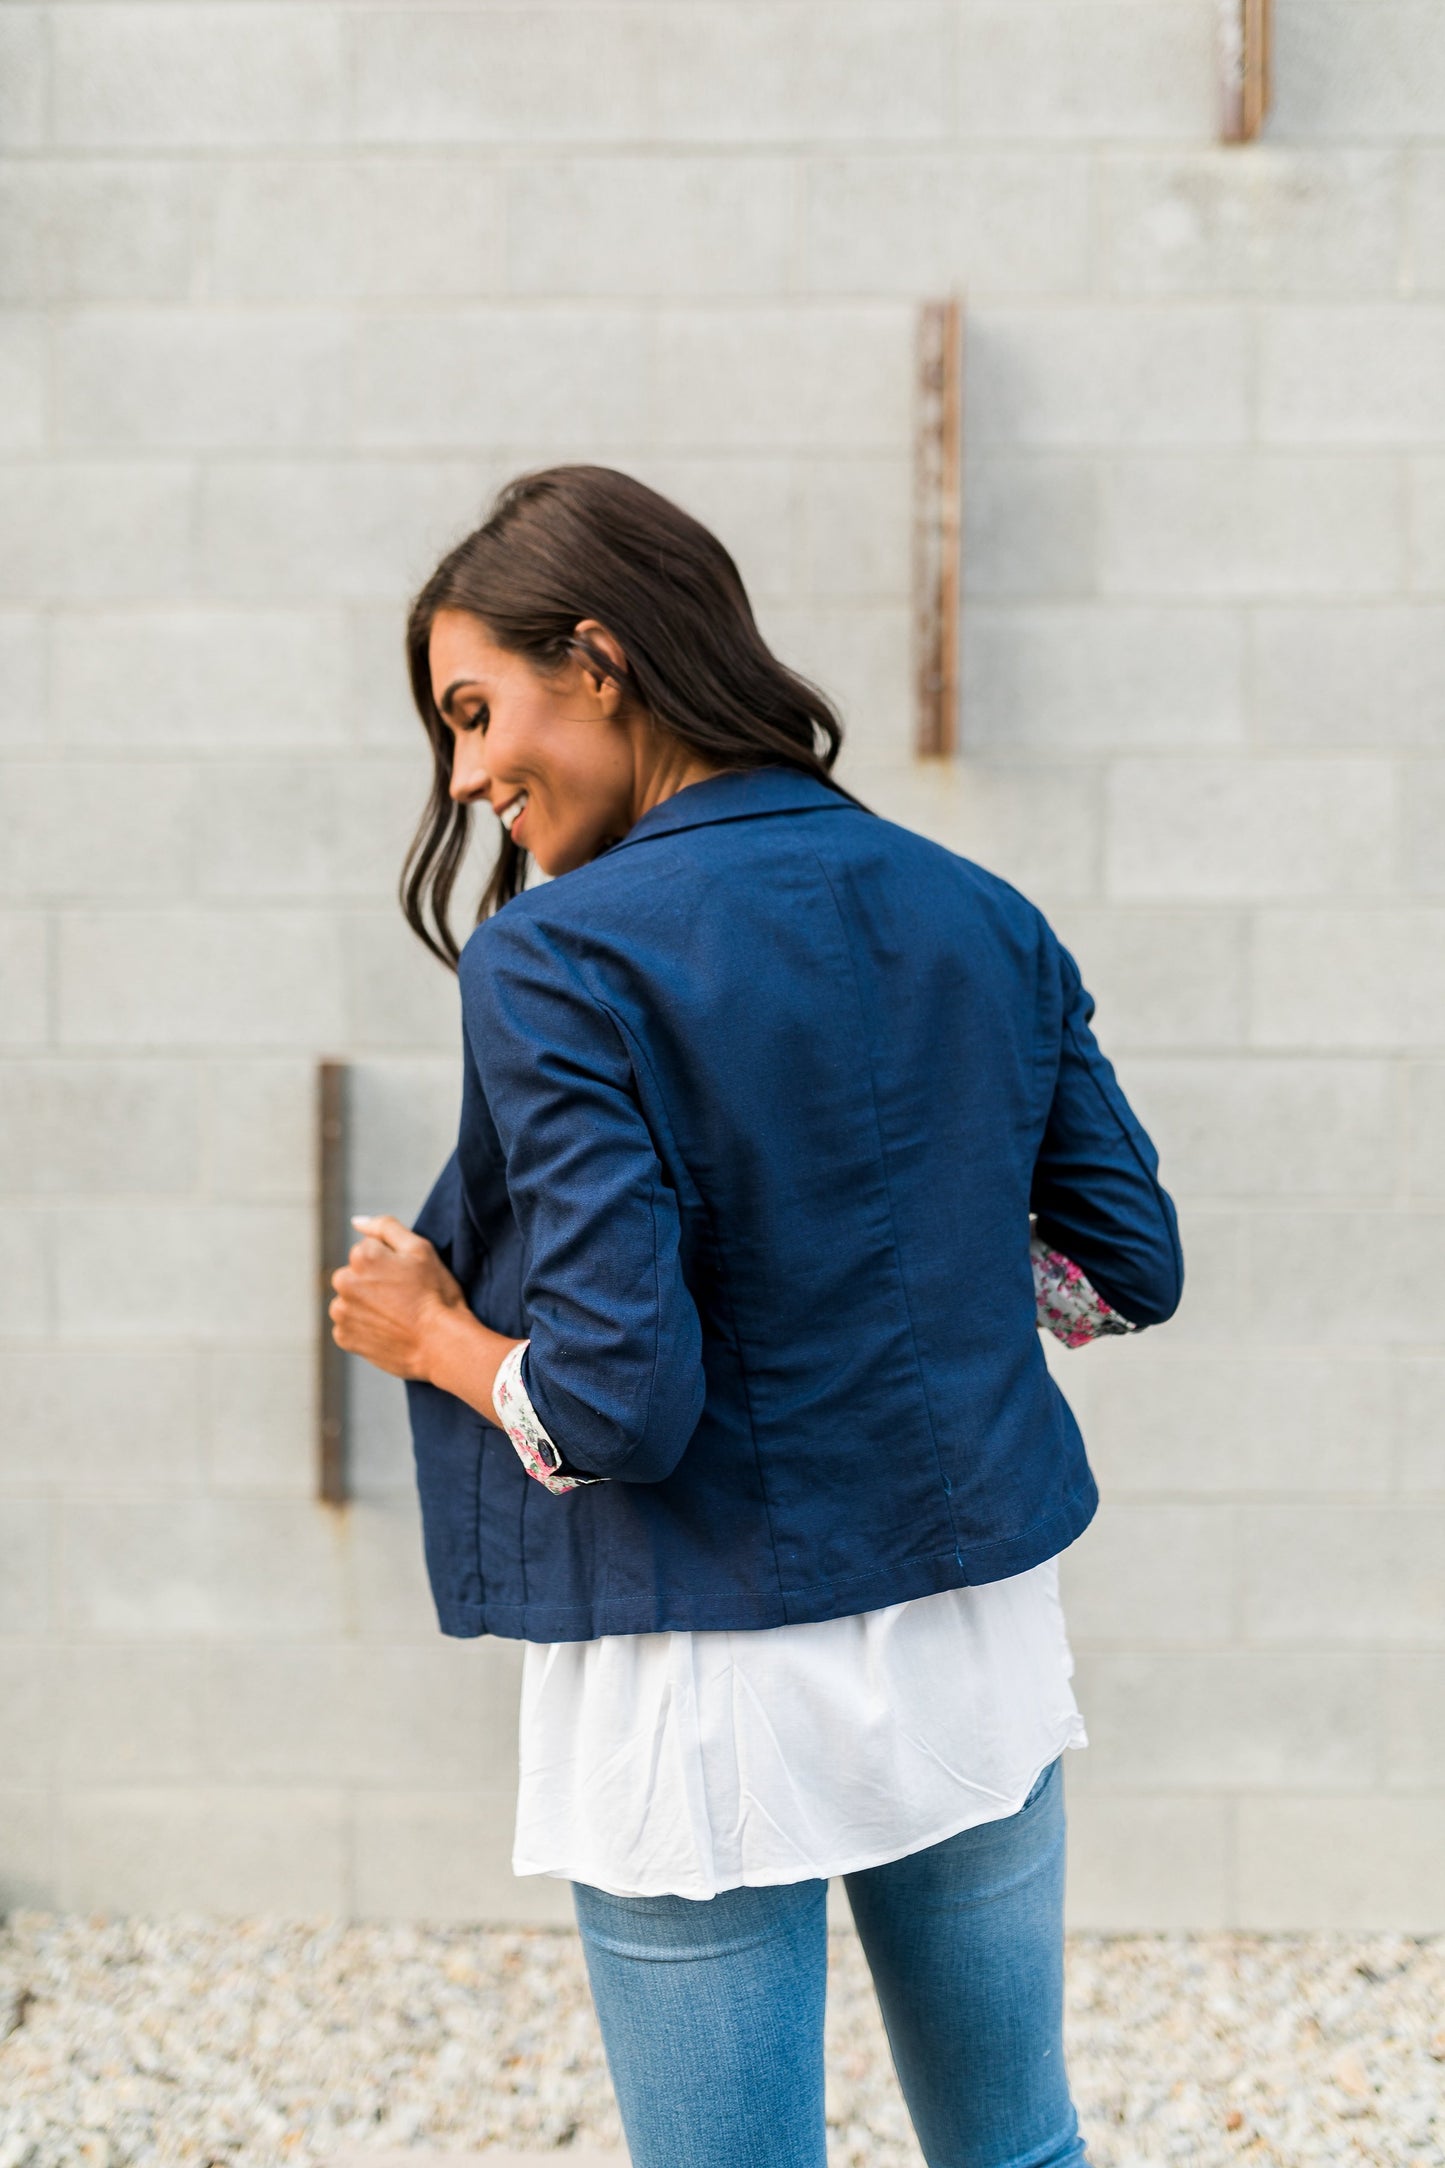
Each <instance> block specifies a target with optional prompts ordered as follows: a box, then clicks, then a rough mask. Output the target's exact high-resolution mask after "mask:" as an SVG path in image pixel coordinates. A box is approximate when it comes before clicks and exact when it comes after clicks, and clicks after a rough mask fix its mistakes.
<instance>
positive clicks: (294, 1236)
mask: <svg viewBox="0 0 1445 2168" xmlns="http://www.w3.org/2000/svg"><path fill="white" fill-rule="evenodd" d="M313 1234H314V1230H313V1225H312V1215H311V1214H310V1213H309V1212H307V1211H305V1210H303V1209H301V1208H299V1207H293V1206H287V1205H235V1204H216V1205H175V1204H162V1205H152V1204H141V1205H137V1204H115V1203H110V1202H105V1203H97V1204H92V1205H89V1206H86V1207H84V1208H82V1207H81V1206H78V1205H63V1206H61V1207H60V1208H59V1209H58V1210H57V1212H56V1213H55V1237H54V1239H55V1249H56V1262H55V1275H56V1304H57V1316H58V1323H59V1329H60V1330H61V1332H63V1333H67V1334H72V1333H73V1334H80V1335H86V1334H101V1333H104V1334H110V1333H118V1334H124V1335H125V1336H126V1337H127V1338H130V1337H137V1338H155V1337H170V1336H171V1335H174V1334H192V1333H195V1334H204V1335H206V1336H207V1337H214V1338H217V1339H223V1340H224V1339H237V1338H240V1339H246V1338H261V1337H264V1336H266V1335H274V1336H276V1337H278V1338H279V1337H282V1336H295V1335H299V1334H301V1333H303V1332H305V1330H306V1328H307V1326H308V1325H309V1324H310V1322H311V1320H312V1317H313V1315H314V1305H315V1301H316V1287H315V1282H314V1280H313V1278H312V1271H313V1262H312V1256H311V1247H312V1241H313ZM122 1261H123V1262H122Z"/></svg>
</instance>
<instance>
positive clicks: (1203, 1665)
mask: <svg viewBox="0 0 1445 2168" xmlns="http://www.w3.org/2000/svg"><path fill="white" fill-rule="evenodd" d="M1079 1672H1080V1676H1079V1680H1078V1682H1077V1685H1076V1688H1075V1691H1076V1693H1077V1694H1078V1698H1079V1703H1080V1706H1081V1707H1082V1708H1083V1709H1084V1711H1085V1712H1086V1715H1087V1720H1088V1726H1089V1780H1090V1787H1091V1789H1094V1788H1097V1789H1099V1790H1102V1791H1126V1792H1127V1791H1141V1790H1155V1791H1175V1790H1178V1791H1192V1792H1203V1793H1209V1792H1225V1791H1258V1790H1261V1789H1266V1788H1267V1789H1271V1790H1279V1791H1295V1792H1301V1791H1309V1792H1340V1791H1361V1790H1364V1789H1366V1788H1368V1787H1370V1786H1373V1785H1375V1784H1377V1783H1378V1782H1379V1780H1380V1775H1381V1754H1380V1742H1379V1739H1378V1736H1377V1733H1378V1730H1379V1726H1378V1724H1377V1721H1376V1711H1377V1709H1378V1706H1379V1699H1380V1694H1379V1687H1380V1680H1379V1665H1378V1663H1377V1661H1376V1659H1375V1658H1374V1657H1373V1656H1360V1655H1346V1654H1339V1653H1335V1652H1330V1653H1328V1654H1325V1653H1315V1652H1313V1651H1311V1652H1309V1653H1302V1652H1301V1653H1296V1652H1293V1651H1290V1652H1285V1651H1275V1650H1270V1651H1265V1650H1261V1649H1208V1650H1193V1649H1191V1650H1188V1651H1183V1650H1181V1651H1159V1652H1155V1651H1152V1650H1151V1651H1142V1650H1141V1651H1133V1650H1131V1651H1128V1652H1127V1653H1126V1652H1123V1651H1116V1652H1112V1653H1110V1654H1107V1655H1105V1654H1099V1655H1093V1656H1089V1657H1087V1658H1085V1659H1083V1660H1082V1661H1081V1663H1080V1666H1079Z"/></svg>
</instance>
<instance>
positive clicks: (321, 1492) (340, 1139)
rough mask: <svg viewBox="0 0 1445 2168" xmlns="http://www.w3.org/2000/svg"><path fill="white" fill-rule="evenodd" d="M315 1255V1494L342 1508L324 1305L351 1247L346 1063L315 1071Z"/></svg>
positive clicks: (339, 1395) (334, 1365) (338, 1385)
mask: <svg viewBox="0 0 1445 2168" xmlns="http://www.w3.org/2000/svg"><path fill="white" fill-rule="evenodd" d="M316 1177H317V1178H316V1198H317V1252H318V1257H319V1262H320V1271H319V1275H318V1276H319V1279H320V1283H321V1284H320V1289H319V1294H320V1303H319V1309H318V1319H317V1323H318V1342H317V1376H316V1405H317V1410H318V1420H319V1436H318V1455H317V1496H318V1497H319V1498H321V1499H322V1500H323V1502H324V1503H325V1504H326V1505H329V1506H340V1505H345V1503H346V1499H347V1495H348V1492H347V1466H346V1357H345V1356H344V1355H343V1354H342V1352H341V1349H340V1348H339V1347H338V1346H337V1345H336V1342H335V1340H334V1339H333V1338H332V1336H331V1320H330V1318H329V1317H328V1316H327V1314H326V1313H327V1307H328V1305H329V1303H330V1301H331V1292H332V1290H331V1275H332V1273H333V1272H334V1271H335V1270H336V1268H337V1266H338V1265H340V1264H344V1263H345V1261H346V1253H347V1251H348V1250H349V1249H350V1247H351V1223H350V1220H349V1218H348V1216H347V1195H346V1064H345V1062H341V1061H323V1062H320V1063H318V1065H317V1070H316Z"/></svg>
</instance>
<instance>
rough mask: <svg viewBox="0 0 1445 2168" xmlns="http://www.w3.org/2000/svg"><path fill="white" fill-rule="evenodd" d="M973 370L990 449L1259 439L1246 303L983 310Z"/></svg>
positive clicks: (973, 323)
mask: <svg viewBox="0 0 1445 2168" xmlns="http://www.w3.org/2000/svg"><path fill="white" fill-rule="evenodd" d="M1080 12H1082V11H1080ZM964 372H965V378H966V384H965V393H964V398H965V411H966V413H967V414H968V415H969V416H970V422H971V435H972V439H973V442H974V444H975V445H978V446H980V447H984V446H987V447H989V448H994V447H1007V448H1009V449H1011V450H1012V449H1023V448H1025V447H1038V448H1040V449H1043V448H1046V447H1047V448H1049V449H1067V448H1079V449H1083V448H1086V447H1089V446H1099V447H1105V448H1114V447H1119V448H1124V447H1128V446H1131V445H1166V444H1168V445H1187V446H1189V447H1190V448H1191V449H1194V448H1198V447H1203V446H1206V445H1227V444H1244V443H1246V442H1247V441H1248V440H1249V437H1250V390H1249V385H1250V369H1249V335H1248V325H1247V319H1246V316H1245V313H1244V312H1243V311H1242V310H1239V309H1231V308H1220V307H1210V308H1192V307H1186V306H1184V305H1179V306H1177V307H1174V308H1170V309H1152V308H1138V309H1131V308H1120V306H1119V305H1118V303H1117V302H1115V303H1113V304H1111V305H1110V306H1107V307H1099V306H1097V305H1087V304H1086V305H1079V306H1068V305H1060V306H1058V307H1055V308H1031V309H1026V310H1025V309H1009V308H1002V307H1000V308H994V309H989V310H987V311H984V312H975V313H974V314H973V315H972V316H970V319H969V327H968V341H967V349H966V353H965V359H964Z"/></svg>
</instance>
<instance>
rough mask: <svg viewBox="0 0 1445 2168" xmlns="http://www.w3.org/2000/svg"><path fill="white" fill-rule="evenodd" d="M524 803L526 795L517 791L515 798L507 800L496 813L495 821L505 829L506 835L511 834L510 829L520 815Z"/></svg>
mask: <svg viewBox="0 0 1445 2168" xmlns="http://www.w3.org/2000/svg"><path fill="white" fill-rule="evenodd" d="M526 803H527V793H526V792H525V791H524V790H519V791H518V793H517V795H516V797H515V798H509V799H508V801H507V803H506V804H505V805H504V806H502V807H501V808H500V810H499V811H498V814H497V819H498V820H499V821H500V822H501V824H502V826H503V827H504V828H505V829H506V831H507V834H508V835H510V834H511V833H512V829H513V826H514V825H515V823H516V820H517V816H518V814H520V813H521V811H522V809H523V807H524V806H525V805H526Z"/></svg>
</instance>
